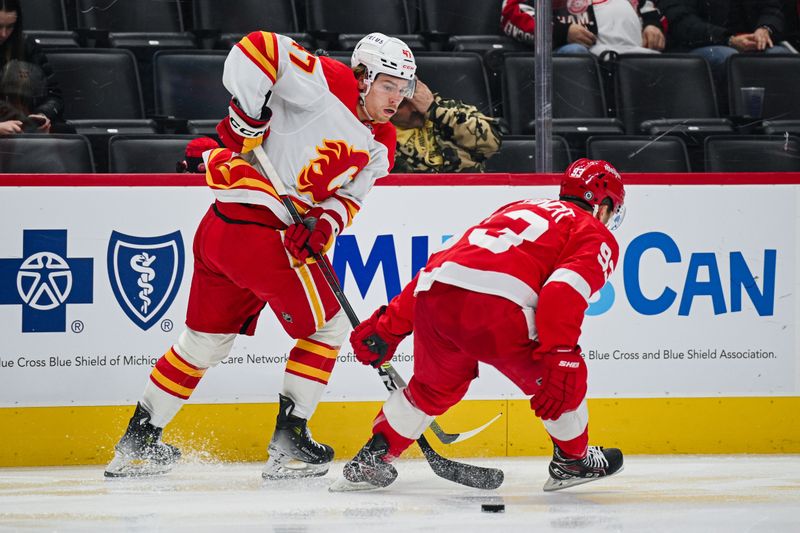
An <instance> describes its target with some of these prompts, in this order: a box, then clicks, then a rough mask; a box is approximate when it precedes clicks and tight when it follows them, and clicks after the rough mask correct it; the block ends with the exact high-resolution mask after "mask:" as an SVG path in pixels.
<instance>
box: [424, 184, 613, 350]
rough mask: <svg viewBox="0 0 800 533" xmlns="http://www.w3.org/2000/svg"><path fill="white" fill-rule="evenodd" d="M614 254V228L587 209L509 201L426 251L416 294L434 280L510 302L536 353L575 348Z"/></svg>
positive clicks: (610, 268) (553, 202) (558, 203)
mask: <svg viewBox="0 0 800 533" xmlns="http://www.w3.org/2000/svg"><path fill="white" fill-rule="evenodd" d="M618 255H619V247H618V245H617V242H616V240H615V239H614V237H613V236H612V235H611V232H610V231H609V230H608V229H607V228H606V227H605V226H604V225H603V224H602V223H601V222H600V221H599V220H597V219H595V218H594V217H593V216H592V215H591V214H590V213H588V212H587V211H584V210H582V209H580V208H578V207H576V206H575V205H573V204H570V203H567V202H561V201H557V200H525V201H520V202H514V203H511V204H508V205H506V206H504V207H502V208H500V209H498V210H497V211H495V212H494V213H493V214H492V215H491V216H490V217H488V218H487V219H485V220H484V221H483V222H481V223H480V224H478V225H477V226H474V227H472V228H470V229H468V230H467V231H466V232H465V233H464V234H463V235H462V236H461V237H460V238H459V239H458V240H457V241H456V242H455V243H454V244H453V245H452V246H451V247H449V248H447V249H446V250H442V251H440V252H438V253H436V254H434V255H433V256H431V258H430V260H429V261H428V264H427V265H426V267H425V269H424V270H423V271H422V272H421V273H420V275H419V279H418V280H417V286H416V292H420V291H424V290H427V289H428V288H430V286H431V285H432V284H433V282H434V281H436V282H440V283H447V284H449V285H455V286H458V287H462V288H464V289H468V290H471V291H474V292H480V293H485V294H494V295H496V296H501V297H503V298H506V299H508V300H511V301H512V302H514V303H516V304H517V305H519V306H520V307H521V308H522V310H523V312H524V313H525V315H526V317H527V318H528V323H529V329H530V338H531V339H534V340H537V341H538V342H539V348H538V349H537V351H540V352H550V351H553V350H554V349H555V348H558V347H570V348H571V347H574V346H576V345H577V343H578V338H579V337H580V326H581V324H582V322H583V315H584V312H585V310H586V308H587V307H588V305H589V299H590V297H591V296H592V295H593V294H594V293H596V292H597V291H599V290H600V289H601V288H602V286H603V285H604V284H605V282H606V280H607V279H608V277H609V276H610V275H611V273H612V272H613V271H614V268H615V266H616V264H617V258H618ZM475 312H480V311H479V310H476V311H475Z"/></svg>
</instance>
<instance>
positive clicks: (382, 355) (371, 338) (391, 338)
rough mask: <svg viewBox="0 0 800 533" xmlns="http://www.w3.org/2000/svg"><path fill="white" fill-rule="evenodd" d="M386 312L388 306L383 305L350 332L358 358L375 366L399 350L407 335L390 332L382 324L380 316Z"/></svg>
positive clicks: (351, 342) (387, 359) (352, 344)
mask: <svg viewBox="0 0 800 533" xmlns="http://www.w3.org/2000/svg"><path fill="white" fill-rule="evenodd" d="M385 312H386V306H385V305H382V306H381V307H380V308H378V310H377V311H375V312H374V313H372V316H371V317H369V318H368V319H366V320H365V321H363V322H362V323H361V324H359V325H357V326H356V327H355V329H354V330H353V332H352V333H351V334H350V345H351V346H352V347H353V352H355V355H356V359H358V360H359V361H360V362H361V363H363V364H365V365H372V366H373V367H375V368H378V367H380V366H381V365H382V364H383V363H385V362H386V361H389V360H390V359H391V358H392V356H393V355H394V352H395V350H397V345H398V344H400V342H401V341H402V340H403V339H404V338H405V335H395V334H394V333H390V332H389V330H387V329H386V327H385V325H384V324H382V322H381V320H380V318H381V316H383V314H384V313H385Z"/></svg>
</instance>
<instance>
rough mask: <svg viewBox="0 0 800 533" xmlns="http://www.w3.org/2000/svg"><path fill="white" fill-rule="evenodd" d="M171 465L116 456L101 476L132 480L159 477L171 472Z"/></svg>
mask: <svg viewBox="0 0 800 533" xmlns="http://www.w3.org/2000/svg"><path fill="white" fill-rule="evenodd" d="M173 466H174V465H173V464H168V465H165V464H158V463H153V462H152V461H148V460H146V459H131V458H130V457H126V456H124V455H120V454H116V455H114V459H112V460H111V462H110V463H108V466H107V467H106V470H105V472H103V475H104V476H105V477H108V478H132V477H149V476H160V475H163V474H166V473H168V472H169V471H170V470H172V467H173Z"/></svg>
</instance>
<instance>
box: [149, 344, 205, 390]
mask: <svg viewBox="0 0 800 533" xmlns="http://www.w3.org/2000/svg"><path fill="white" fill-rule="evenodd" d="M206 370H207V369H205V368H198V367H196V366H194V365H192V364H190V363H188V362H186V360H185V359H183V358H182V357H181V356H180V355H178V354H177V352H176V351H175V348H174V347H173V348H170V349H169V350H167V353H165V354H164V355H163V356H162V357H161V359H159V360H158V362H157V363H156V366H155V367H153V371H152V372H150V381H152V382H153V383H154V384H155V385H156V387H158V388H159V389H161V390H163V391H164V392H166V393H167V394H171V395H172V396H175V397H177V398H180V399H181V400H188V399H189V396H191V395H192V392H194V389H195V387H197V384H198V383H200V379H201V378H202V377H203V374H205V373H206Z"/></svg>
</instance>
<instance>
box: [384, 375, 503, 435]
mask: <svg viewBox="0 0 800 533" xmlns="http://www.w3.org/2000/svg"><path fill="white" fill-rule="evenodd" d="M378 374H380V376H381V379H382V380H383V384H384V385H385V386H386V388H387V389H388V390H389V391H390V392H391V391H393V390H397V389H401V388H403V387H405V386H406V382H405V380H404V379H403V376H401V375H400V373H399V372H398V371H397V370H395V368H394V367H393V366H392V365H391V364H389V363H385V364H383V365H381V367H380V368H378ZM501 416H503V414H502V413H500V414H498V415H497V416H495V417H494V418H492V419H491V420H489V421H488V422H486V423H485V424H484V425H482V426H480V427H477V428H475V429H473V430H470V431H465V432H464V433H446V432H445V431H444V430H443V429H442V428H441V426H439V424H438V423H437V422H436V421H435V420H434V421H433V422H431V425H430V426H429V427H430V428H431V431H433V433H434V435H436V436H437V437H438V438H439V440H440V441H441V442H442V444H453V443H455V442H463V441H465V440H467V439H469V438H472V437H474V436H475V435H477V434H478V433H480V432H481V431H483V430H484V429H486V428H487V427H489V426H491V425H492V424H493V423H494V422H495V420H497V419H498V418H500V417H501Z"/></svg>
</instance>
